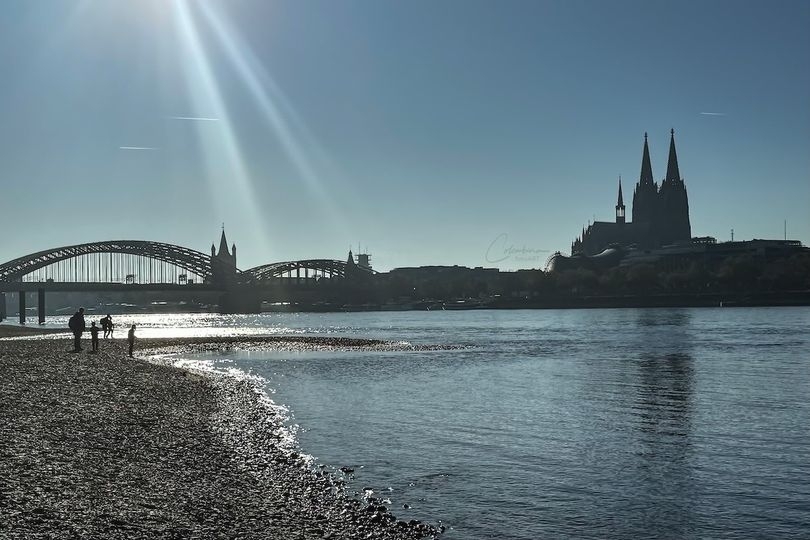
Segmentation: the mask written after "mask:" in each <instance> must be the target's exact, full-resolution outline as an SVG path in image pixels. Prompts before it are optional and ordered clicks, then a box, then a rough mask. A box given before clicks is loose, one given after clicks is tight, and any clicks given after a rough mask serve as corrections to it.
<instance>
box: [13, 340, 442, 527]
mask: <svg viewBox="0 0 810 540" xmlns="http://www.w3.org/2000/svg"><path fill="white" fill-rule="evenodd" d="M86 345H88V346H89V342H88V343H86ZM138 346H139V351H138V353H137V354H138V356H139V357H141V359H135V360H133V359H129V358H127V357H126V354H125V350H124V343H123V342H121V341H118V340H115V341H102V344H101V352H100V353H98V354H93V353H89V352H88V351H87V350H85V351H83V352H81V353H76V354H74V353H71V352H69V350H70V348H71V343H70V340H69V339H68V338H66V339H64V340H60V339H46V340H6V341H3V342H2V343H0V379H2V384H1V385H0V537H2V538H9V539H23V538H26V539H27V538H77V537H78V538H186V537H198V538H214V537H216V538H240V539H243V538H244V539H248V538H300V539H316V538H333V539H338V538H374V539H381V540H382V539H392V540H393V539H414V538H422V537H425V536H432V535H434V534H435V532H436V531H435V530H434V529H432V528H430V527H427V526H424V525H421V524H417V523H410V524H409V523H405V522H403V521H397V520H396V519H395V518H394V516H393V515H392V514H391V513H390V512H388V511H387V509H386V508H385V507H384V506H382V505H381V503H380V502H379V501H376V500H372V501H370V503H366V502H362V501H358V500H356V499H354V498H352V497H349V496H347V495H346V494H345V493H344V491H343V481H342V479H341V478H339V474H338V475H335V474H331V473H328V472H325V471H323V470H317V469H313V468H312V467H311V466H310V465H308V464H307V463H306V461H305V460H304V459H302V458H301V457H300V456H299V455H298V454H297V453H296V452H295V451H294V450H293V451H290V450H289V449H285V448H284V447H283V446H284V445H283V444H282V438H283V432H282V429H281V428H282V424H281V418H280V417H279V416H277V415H274V413H273V412H272V410H271V409H269V408H268V407H267V406H266V405H265V404H263V403H262V401H261V398H260V395H259V394H258V393H257V392H256V391H255V388H254V387H253V386H252V384H251V383H249V382H246V381H241V382H240V381H237V380H234V379H232V378H229V377H207V376H206V377H203V376H198V375H195V374H192V373H190V372H188V371H184V370H180V369H176V368H172V367H169V366H163V365H156V364H154V363H149V362H146V361H143V358H144V357H145V356H146V355H147V354H149V353H151V352H154V351H159V352H161V353H167V352H180V351H199V350H212V349H218V348H223V347H225V348H226V347H240V348H242V347H245V348H251V347H262V348H280V349H296V350H301V349H325V350H329V349H332V350H338V349H340V350H343V349H369V348H378V347H382V348H385V347H390V346H392V345H391V344H386V343H385V342H378V341H372V340H350V339H332V338H303V337H298V338H278V337H274V338H250V341H240V340H237V339H229V338H222V339H214V340H211V339H186V340H179V339H171V340H169V339H161V340H139V342H138Z"/></svg>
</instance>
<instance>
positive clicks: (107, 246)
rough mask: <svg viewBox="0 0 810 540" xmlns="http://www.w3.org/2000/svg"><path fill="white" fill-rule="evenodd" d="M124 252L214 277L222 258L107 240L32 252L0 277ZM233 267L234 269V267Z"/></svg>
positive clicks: (156, 244) (20, 276) (4, 269)
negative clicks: (214, 269)
mask: <svg viewBox="0 0 810 540" xmlns="http://www.w3.org/2000/svg"><path fill="white" fill-rule="evenodd" d="M115 253H120V254H125V255H134V256H139V257H145V258H147V259H153V260H156V261H160V262H162V263H167V264H171V265H174V266H177V267H178V268H181V269H183V270H186V271H188V272H189V273H191V274H194V275H197V276H200V277H201V278H203V280H204V281H211V280H212V278H213V275H214V272H213V268H212V264H213V265H214V266H216V265H221V264H222V262H221V261H218V260H217V259H216V258H213V259H212V258H211V256H210V255H206V254H205V253H202V252H200V251H197V250H194V249H189V248H185V247H182V246H177V245H174V244H165V243H162V242H150V241H145V240H108V241H104V242H91V243H87V244H77V245H73V246H64V247H59V248H54V249H48V250H44V251H39V252H37V253H31V254H29V255H25V256H23V257H18V258H16V259H14V260H11V261H8V262H6V263H4V264H1V265H0V281H20V280H22V279H23V277H24V276H26V275H28V274H30V273H32V272H36V271H37V270H39V269H41V268H45V267H46V266H49V265H52V264H55V263H59V262H61V261H65V260H68V259H72V258H77V257H82V256H85V255H93V254H115ZM231 271H232V270H231Z"/></svg>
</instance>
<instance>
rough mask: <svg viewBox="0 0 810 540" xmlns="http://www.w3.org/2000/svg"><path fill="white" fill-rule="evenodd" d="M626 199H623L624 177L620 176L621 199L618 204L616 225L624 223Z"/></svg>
mask: <svg viewBox="0 0 810 540" xmlns="http://www.w3.org/2000/svg"><path fill="white" fill-rule="evenodd" d="M624 219H625V218H624V197H622V177H621V176H619V199H618V201H617V202H616V223H624Z"/></svg>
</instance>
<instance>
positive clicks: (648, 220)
mask: <svg viewBox="0 0 810 540" xmlns="http://www.w3.org/2000/svg"><path fill="white" fill-rule="evenodd" d="M657 202H658V184H656V183H655V181H654V180H653V173H652V164H651V162H650V147H649V146H648V145H647V134H646V133H644V153H643V155H642V156H641V175H640V176H639V180H638V184H636V189H635V191H634V192H633V223H635V224H641V223H645V224H648V225H652V223H653V222H654V221H655V216H656V215H657V214H658V209H657V208H656V207H657Z"/></svg>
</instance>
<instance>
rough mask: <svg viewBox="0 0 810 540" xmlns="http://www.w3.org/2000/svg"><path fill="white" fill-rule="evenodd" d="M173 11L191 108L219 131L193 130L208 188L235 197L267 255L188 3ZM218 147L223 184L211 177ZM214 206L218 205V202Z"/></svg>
mask: <svg viewBox="0 0 810 540" xmlns="http://www.w3.org/2000/svg"><path fill="white" fill-rule="evenodd" d="M173 7H174V14H175V20H176V23H177V25H178V30H179V34H180V38H181V41H182V43H183V45H184V46H185V48H186V50H188V51H189V52H190V54H189V59H188V60H189V61H188V62H184V63H183V65H184V68H185V70H186V79H187V85H188V88H189V91H190V93H191V99H192V102H193V105H194V107H195V109H197V110H199V111H210V112H211V114H210V115H205V116H204V117H205V118H217V119H219V122H217V123H216V124H217V126H219V127H220V129H218V130H216V132H212V131H210V130H203V129H202V128H201V129H198V130H197V133H198V135H199V136H200V138H201V141H202V144H203V146H204V153H205V156H206V160H207V162H208V182H209V188H210V189H211V191H212V192H213V193H216V192H217V191H220V192H222V191H223V187H224V186H227V189H228V191H234V192H235V193H236V200H235V201H234V202H236V203H237V204H239V205H241V207H242V208H243V209H244V213H245V214H246V216H247V218H248V221H249V222H250V223H249V226H250V227H251V234H252V235H256V236H258V239H259V240H260V242H261V244H262V247H263V248H265V249H264V250H262V251H269V247H270V242H269V238H268V236H267V234H266V232H265V230H266V227H264V226H263V220H262V218H261V214H260V212H259V209H258V206H257V200H258V199H257V197H256V196H255V192H254V189H253V183H252V180H251V178H250V175H249V173H248V169H247V167H246V165H245V160H244V159H243V157H242V153H241V151H240V149H239V143H238V139H237V136H236V132H235V130H234V127H233V123H232V122H231V120H230V117H229V115H228V110H227V107H226V105H225V102H224V100H223V98H222V93H221V91H220V88H219V85H218V83H217V81H216V77H215V76H214V72H213V69H212V66H211V63H210V61H209V59H208V56H207V54H206V51H205V49H204V47H203V44H202V40H201V39H200V35H199V32H198V29H197V27H196V25H195V22H194V18H193V15H192V13H191V11H190V9H189V2H188V0H174V2H173ZM200 117H203V116H200ZM220 147H221V148H222V149H223V150H224V157H225V161H226V163H227V165H228V172H230V173H231V174H232V178H229V179H227V180H228V181H227V182H226V181H225V180H226V179H223V178H222V177H217V176H216V175H215V174H214V171H216V169H217V167H216V161H218V160H217V158H216V156H217V155H218V153H219V148H220ZM215 199H216V197H215ZM215 202H217V203H220V201H215ZM220 204H221V203H220ZM219 210H220V212H221V213H222V215H233V214H234V210H233V208H232V206H231V207H221V208H220V209H219ZM239 212H240V213H242V212H243V210H242V209H240V210H239Z"/></svg>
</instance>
